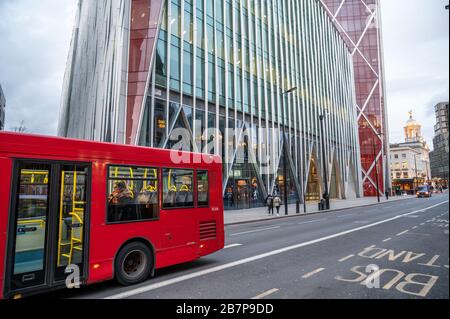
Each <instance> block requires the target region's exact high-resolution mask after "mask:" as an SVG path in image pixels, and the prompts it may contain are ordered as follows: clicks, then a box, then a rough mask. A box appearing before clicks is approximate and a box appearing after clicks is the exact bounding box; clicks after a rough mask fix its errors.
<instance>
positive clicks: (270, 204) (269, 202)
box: [266, 195, 273, 215]
mask: <svg viewBox="0 0 450 319" xmlns="http://www.w3.org/2000/svg"><path fill="white" fill-rule="evenodd" d="M266 205H267V208H268V210H269V215H273V197H272V195H269V196H267V198H266Z"/></svg>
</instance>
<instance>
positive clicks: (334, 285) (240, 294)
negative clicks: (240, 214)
mask: <svg viewBox="0 0 450 319" xmlns="http://www.w3.org/2000/svg"><path fill="white" fill-rule="evenodd" d="M225 231H226V247H225V249H223V250H221V251H219V252H217V253H215V254H212V255H210V256H206V257H204V258H201V259H199V260H196V261H193V262H190V263H187V264H183V265H178V266H175V267H170V268H166V269H161V270H157V271H156V276H155V278H151V279H149V280H148V281H146V282H144V283H142V284H139V285H136V286H132V287H121V286H119V285H117V284H116V283H115V282H113V281H110V282H105V283H102V284H98V285H92V286H89V287H83V288H81V289H77V290H72V291H59V292H56V293H53V295H52V294H47V295H44V296H43V297H44V298H46V297H48V298H55V297H56V298H75V299H78V298H80V299H96V298H105V299H177V300H180V302H181V301H182V300H189V299H217V300H222V299H244V300H250V299H328V298H331V299H448V298H449V196H448V193H447V194H439V195H437V196H434V197H433V198H425V199H417V198H408V199H404V200H397V201H392V202H387V203H386V202H384V203H382V204H378V205H372V206H366V207H354V208H346V209H344V210H342V211H335V212H333V213H329V214H308V215H301V216H298V217H297V218H287V219H286V218H279V219H275V220H260V221H256V222H252V223H240V224H232V225H227V226H226V227H225Z"/></svg>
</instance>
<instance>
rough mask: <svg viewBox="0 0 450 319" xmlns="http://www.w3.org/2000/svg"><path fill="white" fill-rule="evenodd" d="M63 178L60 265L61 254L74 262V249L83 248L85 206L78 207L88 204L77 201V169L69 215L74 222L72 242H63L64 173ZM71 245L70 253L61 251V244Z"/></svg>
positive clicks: (59, 244) (59, 241) (71, 230)
mask: <svg viewBox="0 0 450 319" xmlns="http://www.w3.org/2000/svg"><path fill="white" fill-rule="evenodd" d="M62 174H63V179H62V183H61V203H60V220H59V224H60V231H59V239H58V267H59V266H60V264H61V261H60V259H61V256H62V257H65V258H67V259H68V263H69V264H71V263H72V259H73V254H74V250H79V251H82V250H83V225H84V221H83V217H84V207H83V208H81V207H77V206H79V205H86V202H84V201H77V197H76V195H77V178H78V174H77V172H76V171H74V172H73V189H72V210H71V212H70V213H68V215H69V216H70V217H72V223H71V229H70V242H69V243H62V225H63V223H64V220H63V207H64V203H63V199H64V197H63V196H64V193H63V192H64V186H65V180H64V176H65V175H64V174H65V172H63V173H62ZM74 224H77V227H73V225H74ZM76 229H80V232H79V234H76V232H75V230H76ZM67 245H70V248H69V252H68V253H62V252H61V246H67Z"/></svg>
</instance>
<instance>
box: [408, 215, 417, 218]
mask: <svg viewBox="0 0 450 319" xmlns="http://www.w3.org/2000/svg"><path fill="white" fill-rule="evenodd" d="M405 217H407V218H419V216H417V215H411V216H405Z"/></svg>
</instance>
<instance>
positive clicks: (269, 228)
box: [230, 226, 281, 237]
mask: <svg viewBox="0 0 450 319" xmlns="http://www.w3.org/2000/svg"><path fill="white" fill-rule="evenodd" d="M280 227H281V226H275V227H268V228H261V229H256V230H250V231H245V232H242V233H236V234H231V235H230V237H232V236H238V235H245V234H251V233H257V232H260V231H265V230H271V229H277V228H280Z"/></svg>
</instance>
